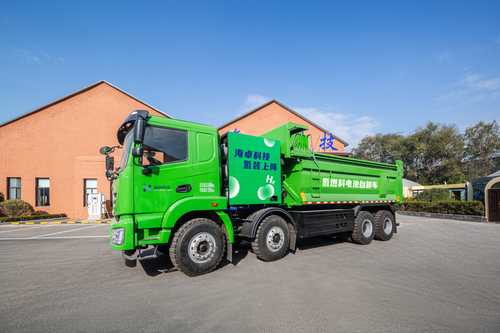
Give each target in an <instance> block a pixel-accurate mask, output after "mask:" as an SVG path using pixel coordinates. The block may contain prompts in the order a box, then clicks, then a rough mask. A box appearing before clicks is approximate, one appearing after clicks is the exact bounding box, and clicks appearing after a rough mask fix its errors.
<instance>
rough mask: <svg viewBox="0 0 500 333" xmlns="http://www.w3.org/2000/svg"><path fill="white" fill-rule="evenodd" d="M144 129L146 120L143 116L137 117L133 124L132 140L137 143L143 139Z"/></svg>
mask: <svg viewBox="0 0 500 333" xmlns="http://www.w3.org/2000/svg"><path fill="white" fill-rule="evenodd" d="M145 130H146V122H145V121H144V119H143V118H141V117H138V118H137V120H136V121H135V125H134V140H135V142H137V143H142V142H143V141H144V131H145Z"/></svg>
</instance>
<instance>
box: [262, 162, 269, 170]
mask: <svg viewBox="0 0 500 333" xmlns="http://www.w3.org/2000/svg"><path fill="white" fill-rule="evenodd" d="M262 170H269V168H268V167H267V163H266V162H264V167H263V168H262Z"/></svg>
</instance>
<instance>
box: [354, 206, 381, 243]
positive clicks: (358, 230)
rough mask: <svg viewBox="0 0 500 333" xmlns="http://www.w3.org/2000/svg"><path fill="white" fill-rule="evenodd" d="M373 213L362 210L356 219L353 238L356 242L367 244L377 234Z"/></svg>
mask: <svg viewBox="0 0 500 333" xmlns="http://www.w3.org/2000/svg"><path fill="white" fill-rule="evenodd" d="M374 231H375V227H374V220H373V215H372V214H371V213H370V212H365V211H361V212H359V214H358V216H357V217H356V219H355V220H354V230H353V232H352V235H351V239H352V241H353V242H354V243H358V244H362V245H367V244H370V243H371V242H372V240H373V236H374V234H375V232H374Z"/></svg>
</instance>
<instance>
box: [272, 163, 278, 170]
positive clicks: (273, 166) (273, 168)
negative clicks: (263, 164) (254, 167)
mask: <svg viewBox="0 0 500 333" xmlns="http://www.w3.org/2000/svg"><path fill="white" fill-rule="evenodd" d="M277 166H278V165H277V164H276V163H271V170H270V171H276V170H277V169H276V168H277Z"/></svg>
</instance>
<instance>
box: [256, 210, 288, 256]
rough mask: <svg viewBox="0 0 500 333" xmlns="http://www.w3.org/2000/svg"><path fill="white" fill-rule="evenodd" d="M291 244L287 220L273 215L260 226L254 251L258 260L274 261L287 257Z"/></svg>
mask: <svg viewBox="0 0 500 333" xmlns="http://www.w3.org/2000/svg"><path fill="white" fill-rule="evenodd" d="M289 244H290V231H289V230H288V225H287V224H286V222H285V220H284V219H283V218H282V217H280V216H278V215H271V216H269V217H267V218H266V219H264V221H262V223H261V224H260V225H259V228H258V229H257V234H256V235H255V239H254V240H253V241H252V249H253V252H254V253H255V255H256V256H257V258H259V259H261V260H264V261H274V260H278V259H281V258H282V257H283V256H284V255H285V253H286V252H287V250H288V246H289Z"/></svg>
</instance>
